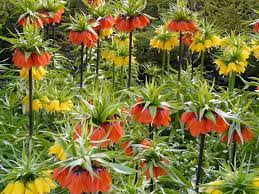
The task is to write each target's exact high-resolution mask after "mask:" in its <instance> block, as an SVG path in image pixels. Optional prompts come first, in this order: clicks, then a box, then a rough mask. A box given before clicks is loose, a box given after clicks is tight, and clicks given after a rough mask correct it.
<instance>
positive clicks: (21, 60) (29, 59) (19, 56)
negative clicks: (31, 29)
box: [13, 48, 51, 69]
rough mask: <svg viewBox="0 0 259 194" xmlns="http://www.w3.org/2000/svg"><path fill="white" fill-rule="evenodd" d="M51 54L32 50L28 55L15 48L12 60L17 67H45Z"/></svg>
mask: <svg viewBox="0 0 259 194" xmlns="http://www.w3.org/2000/svg"><path fill="white" fill-rule="evenodd" d="M50 58H51V55H50V53H49V52H47V51H46V52H43V53H38V52H32V53H31V54H30V55H29V56H25V52H23V51H22V50H21V49H19V48H16V49H15V51H14V56H13V62H14V64H15V65H16V66H17V67H18V68H26V69H30V68H32V67H37V68H39V67H45V66H47V65H49V64H50Z"/></svg>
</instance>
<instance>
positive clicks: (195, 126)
mask: <svg viewBox="0 0 259 194" xmlns="http://www.w3.org/2000/svg"><path fill="white" fill-rule="evenodd" d="M214 118H215V120H214V121H212V120H210V119H208V118H206V117H202V118H198V117H197V116H196V114H195V113H194V112H185V113H183V114H182V116H181V122H182V123H184V124H186V125H187V129H188V130H190V133H191V134H192V136H193V137H197V136H200V135H201V134H207V133H209V132H211V131H216V132H218V133H221V134H222V133H224V132H226V130H227V129H228V128H229V125H228V124H227V123H226V121H225V120H224V119H223V118H222V117H221V116H219V115H218V114H216V113H214Z"/></svg>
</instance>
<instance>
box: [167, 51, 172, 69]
mask: <svg viewBox="0 0 259 194" xmlns="http://www.w3.org/2000/svg"><path fill="white" fill-rule="evenodd" d="M170 67H171V65H170V51H168V52H167V71H168V73H169V71H170Z"/></svg>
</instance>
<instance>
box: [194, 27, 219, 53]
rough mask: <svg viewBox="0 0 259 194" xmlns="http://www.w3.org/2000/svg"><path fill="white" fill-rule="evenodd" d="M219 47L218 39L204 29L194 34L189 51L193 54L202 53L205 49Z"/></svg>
mask: <svg viewBox="0 0 259 194" xmlns="http://www.w3.org/2000/svg"><path fill="white" fill-rule="evenodd" d="M219 45H220V38H219V37H218V36H217V35H215V34H214V33H212V32H210V31H209V30H207V29H206V28H205V29H204V31H198V32H196V33H195V35H194V37H193V39H192V43H191V45H190V49H191V50H192V51H193V52H202V51H203V52H204V51H205V50H207V49H211V48H212V47H216V46H219Z"/></svg>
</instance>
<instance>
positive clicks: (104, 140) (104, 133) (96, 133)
mask: <svg viewBox="0 0 259 194" xmlns="http://www.w3.org/2000/svg"><path fill="white" fill-rule="evenodd" d="M106 92H107V91H106ZM105 94H107V93H105V92H104V94H103V95H100V96H95V97H94V99H93V101H90V102H87V101H85V100H84V106H85V107H84V111H85V112H83V113H82V114H83V115H85V116H86V119H87V121H88V124H86V125H84V124H83V123H79V124H78V125H77V126H76V128H75V131H74V138H75V139H78V138H79V137H81V136H82V135H83V134H84V133H86V134H89V138H90V140H91V143H92V145H93V146H96V145H99V146H100V147H102V148H106V147H108V146H109V145H110V144H111V143H113V144H116V143H118V142H119V140H120V139H121V138H122V136H123V134H124V130H123V127H122V125H123V123H122V122H121V118H120V111H119V107H120V106H121V104H119V103H114V102H112V101H110V100H111V99H108V98H107V96H106V95H105ZM99 142H101V143H99Z"/></svg>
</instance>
